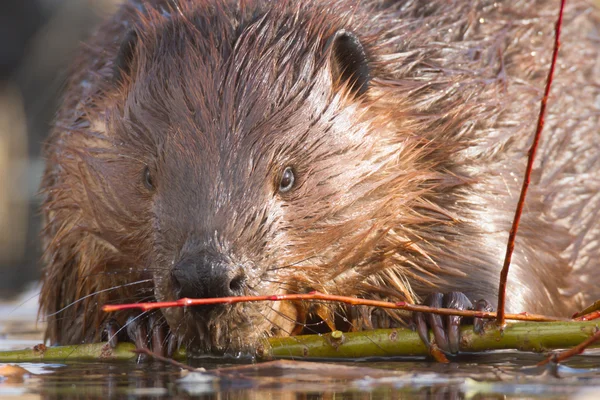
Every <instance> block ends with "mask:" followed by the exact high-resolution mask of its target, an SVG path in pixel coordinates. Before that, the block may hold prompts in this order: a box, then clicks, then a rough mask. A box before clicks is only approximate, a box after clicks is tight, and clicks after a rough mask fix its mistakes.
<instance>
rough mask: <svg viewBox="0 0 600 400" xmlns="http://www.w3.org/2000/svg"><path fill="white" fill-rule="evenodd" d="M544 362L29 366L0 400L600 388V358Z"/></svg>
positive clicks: (3, 386)
mask: <svg viewBox="0 0 600 400" xmlns="http://www.w3.org/2000/svg"><path fill="white" fill-rule="evenodd" d="M540 357H541V356H535V355H522V354H516V353H498V354H488V355H487V356H485V357H484V356H476V357H466V358H464V359H461V360H460V362H456V363H452V364H449V365H441V364H433V363H429V362H425V361H422V362H415V361H411V362H400V361H398V362H376V363H348V364H346V365H342V364H340V363H337V364H324V363H306V362H297V363H296V362H284V363H281V362H277V363H269V364H258V365H243V366H231V365H218V364H206V363H205V362H204V361H203V364H204V366H205V367H206V368H207V371H204V372H193V373H190V372H185V371H184V372H182V371H180V370H179V369H178V368H176V367H173V366H170V365H164V364H160V363H156V362H150V363H146V364H143V365H142V364H137V365H136V364H133V363H111V364H103V363H75V364H69V365H62V366H57V365H52V366H43V367H40V364H28V365H25V366H26V367H27V369H29V370H30V371H32V372H33V373H35V374H37V375H33V376H32V377H30V378H25V379H24V380H23V382H21V383H19V382H7V381H5V382H2V383H0V398H6V397H7V396H11V398H15V399H26V398H27V399H29V398H42V399H106V398H135V399H163V398H180V399H191V398H194V399H266V400H269V399H352V400H353V399H361V400H362V399H403V398H420V399H463V398H473V397H475V398H486V399H487V398H492V399H494V398H497V399H504V398H523V396H526V397H527V398H539V399H542V398H548V397H552V398H557V399H559V398H573V396H575V395H576V394H577V393H581V394H582V395H583V396H585V393H587V394H589V393H594V391H595V390H600V371H598V370H595V371H594V370H592V369H590V368H589V366H591V365H594V364H598V355H595V356H594V355H591V356H585V357H580V358H579V359H577V360H575V364H580V365H587V368H588V369H587V371H588V372H591V373H588V374H586V376H583V375H581V376H578V375H580V373H582V371H585V370H577V369H572V368H571V369H570V373H569V374H566V375H565V377H562V378H556V377H554V376H552V375H551V374H549V373H548V372H547V370H532V369H531V368H530V366H531V365H533V364H534V361H536V360H539V359H540ZM484 360H485V362H484ZM522 366H527V367H528V368H527V369H525V368H523V367H522ZM574 371H579V372H580V373H577V372H574ZM42 372H43V373H42ZM598 393H600V392H598ZM13 396H14V397H13ZM32 396H33V397H32ZM581 398H585V397H581ZM588 398H594V397H588Z"/></svg>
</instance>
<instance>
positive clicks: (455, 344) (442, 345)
mask: <svg viewBox="0 0 600 400" xmlns="http://www.w3.org/2000/svg"><path fill="white" fill-rule="evenodd" d="M424 304H425V305H427V306H430V307H434V308H453V309H457V310H472V309H474V308H475V309H476V310H480V311H491V310H492V306H491V305H490V303H489V302H487V301H486V300H479V301H478V302H476V303H475V307H474V306H473V303H471V301H470V300H469V298H468V297H467V296H465V295H464V294H463V293H461V292H451V293H446V294H442V293H432V294H430V295H429V296H427V298H426V299H425V301H424ZM413 321H414V323H415V326H416V330H417V333H418V334H419V337H420V338H421V340H422V341H423V343H425V345H426V346H427V347H428V348H429V350H430V352H432V351H433V350H434V345H433V344H432V343H431V342H430V341H429V329H431V330H432V332H433V337H434V339H435V346H437V348H438V349H439V350H441V351H442V352H444V353H446V354H457V353H458V352H459V350H460V325H461V322H462V317H460V316H454V315H450V316H446V317H444V318H442V316H440V315H436V314H428V313H414V315H413ZM483 326H484V322H483V320H482V319H481V318H475V321H474V329H475V331H476V332H477V333H481V332H483Z"/></svg>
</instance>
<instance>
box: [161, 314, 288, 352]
mask: <svg viewBox="0 0 600 400" xmlns="http://www.w3.org/2000/svg"><path fill="white" fill-rule="evenodd" d="M287 308H288V307H286V306H285V305H284V306H283V307H282V306H281V304H278V305H277V304H274V305H267V304H258V303H246V304H234V305H218V306H208V307H207V306H199V307H186V308H185V309H179V310H178V311H175V312H172V310H165V311H166V312H165V317H166V318H167V321H168V323H169V327H170V329H171V334H173V335H175V336H176V337H177V338H178V339H179V342H180V344H182V345H185V346H186V347H187V348H188V349H190V350H191V351H194V352H200V353H203V354H207V353H210V354H227V355H234V356H240V355H250V356H253V355H254V354H255V353H256V349H257V348H259V347H261V346H262V341H263V340H264V339H266V338H268V337H272V336H280V335H283V336H287V335H289V334H290V333H291V332H292V330H293V328H294V326H295V315H290V312H289V311H290V310H287ZM290 309H291V307H290Z"/></svg>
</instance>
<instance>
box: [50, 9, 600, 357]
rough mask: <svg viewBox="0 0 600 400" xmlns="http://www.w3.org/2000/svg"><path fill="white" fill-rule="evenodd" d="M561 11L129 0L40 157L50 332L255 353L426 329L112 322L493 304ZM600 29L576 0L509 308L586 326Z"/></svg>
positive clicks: (309, 321)
mask: <svg viewBox="0 0 600 400" xmlns="http://www.w3.org/2000/svg"><path fill="white" fill-rule="evenodd" d="M557 3H558V2H554V1H546V0H536V1H530V0H522V1H498V0H489V1H488V0H473V1H469V2H465V1H446V0H427V1H425V0H395V1H391V0H327V1H317V0H307V1H303V2H295V1H291V0H283V1H279V2H271V1H267V0H244V1H233V0H187V1H185V0H168V1H167V0H153V1H134V0H130V1H127V2H125V4H123V5H122V6H121V7H120V9H119V10H118V11H117V12H116V14H114V15H113V16H112V17H111V18H110V19H108V21H106V22H105V23H104V24H103V25H101V26H100V28H99V29H98V30H97V32H96V33H95V34H94V35H93V36H92V37H91V39H90V40H89V41H88V43H87V44H86V45H85V46H84V47H83V48H82V49H81V52H80V54H79V56H78V57H77V58H76V60H75V61H74V63H73V66H72V73H71V77H70V79H69V81H68V83H67V86H66V90H65V94H64V100H63V104H62V107H61V108H60V110H59V111H58V113H57V117H56V122H55V123H54V128H53V131H52V133H51V135H50V137H49V140H48V142H47V144H46V147H45V156H46V159H47V167H46V170H45V175H44V178H43V183H42V193H43V194H44V202H43V214H44V218H45V227H44V230H43V239H44V245H45V256H44V261H45V269H44V276H43V285H42V290H41V297H40V314H41V315H42V316H45V318H46V319H47V331H46V337H47V339H48V340H49V341H50V342H51V343H52V344H69V343H82V342H93V341H98V340H101V339H111V343H114V340H115V339H116V338H118V340H133V341H134V342H135V343H136V344H137V345H138V346H141V347H148V346H151V347H153V348H154V349H155V350H157V351H166V350H165V349H167V350H168V351H170V350H172V349H173V348H174V347H176V346H179V345H187V346H191V347H193V348H196V349H198V350H199V351H201V352H218V353H222V352H229V353H237V352H243V351H246V350H249V349H251V348H252V346H253V345H255V344H256V343H257V342H258V340H259V339H261V338H264V337H268V336H273V335H290V334H295V333H298V331H299V329H298V326H301V327H304V330H305V331H307V330H309V331H310V330H311V329H314V330H317V329H319V327H323V326H325V328H326V329H328V328H344V329H347V330H361V329H369V328H373V327H385V326H395V325H396V324H401V323H406V322H409V321H410V317H409V316H408V315H405V314H400V313H397V312H391V311H390V312H381V311H374V310H372V309H367V308H356V307H341V306H333V305H327V306H325V305H318V304H317V305H313V306H309V305H306V304H301V303H286V302H281V303H246V304H236V305H221V306H210V307H209V306H203V307H188V308H177V309H166V310H163V311H156V312H138V311H122V312H117V313H115V314H112V315H108V314H105V313H103V312H102V311H101V310H100V307H101V306H102V305H105V304H113V303H124V302H138V301H167V300H174V299H177V298H182V297H192V298H205V297H220V296H241V295H260V294H284V293H305V292H309V291H313V290H317V291H320V292H324V293H330V294H341V295H346V296H357V297H363V298H371V299H389V300H394V301H397V300H402V301H408V302H412V303H419V302H423V301H424V300H425V299H426V298H429V299H433V300H425V302H426V303H432V304H440V305H445V306H452V307H463V308H464V307H470V302H469V300H477V299H484V300H487V301H488V302H494V301H495V299H496V296H497V292H498V289H497V286H498V279H499V271H500V269H501V265H502V260H503V256H504V252H505V247H506V241H507V237H508V232H509V229H510V225H511V222H512V218H513V214H514V209H515V207H516V202H517V199H518V195H519V190H520V186H521V181H522V175H523V171H524V167H525V163H526V154H527V151H528V147H529V145H530V143H531V140H532V134H533V132H534V131H535V126H536V120H537V117H538V113H539V103H540V99H541V97H542V94H543V89H544V84H545V79H546V76H547V71H548V69H549V66H550V59H551V55H552V46H553V37H554V34H553V33H554V32H553V30H554V24H555V21H556V17H557V14H558V4H557ZM598 27H600V13H599V10H598V9H597V8H595V6H594V5H593V4H592V3H591V2H589V1H585V0H574V1H571V2H569V4H568V6H567V9H566V15H565V20H564V25H563V40H562V47H561V51H560V55H559V62H558V65H557V71H556V76H555V79H554V84H553V89H552V93H551V96H550V99H549V108H548V114H547V116H546V125H545V131H544V134H545V136H544V137H543V140H542V143H541V147H540V149H539V151H538V158H537V161H536V164H535V170H534V174H533V177H532V180H533V183H532V187H531V188H530V191H529V194H528V198H527V202H526V205H525V212H524V215H523V219H522V221H521V228H520V231H519V235H518V237H517V243H516V250H515V253H514V255H513V262H512V267H511V271H510V275H509V280H508V294H507V309H508V310H509V311H510V312H522V311H527V312H534V313H543V314H550V315H557V316H567V315H569V314H570V313H572V312H574V311H576V310H577V309H578V308H579V307H582V306H584V305H585V304H586V303H588V302H590V300H591V299H594V298H597V297H598V296H599V294H600V293H599V291H598V285H597V284H596V283H595V282H597V279H598V271H599V270H600V269H599V268H598V267H599V264H598V260H599V259H600V247H599V246H598V243H600V224H599V223H598V222H597V221H598V217H597V216H598V213H599V212H600V190H599V189H600V157H598V154H600V140H598V138H599V136H598V135H599V133H600V129H599V126H600V124H599V121H600V53H599V49H600V36H599V30H598ZM455 292H460V293H462V294H463V295H461V296H458V295H456V293H455ZM428 296H429V297H428ZM457 299H458V301H456V300H457ZM457 303H458V304H457ZM478 304H479V303H478ZM445 348H448V346H446V347H445Z"/></svg>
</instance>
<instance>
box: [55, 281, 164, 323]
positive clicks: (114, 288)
mask: <svg viewBox="0 0 600 400" xmlns="http://www.w3.org/2000/svg"><path fill="white" fill-rule="evenodd" d="M147 282H152V279H144V280H141V281H137V282H131V283H126V284H124V285H119V286H113V287H110V288H107V289H102V290H98V291H96V292H94V293H90V294H88V295H85V296H83V297H81V298H80V299H77V300H75V301H74V302H72V303H70V304H68V305H66V306H64V307H63V308H61V309H60V310H58V311H55V312H53V313H52V314H48V315H46V317H52V316H55V315H56V314H59V313H61V312H63V311H64V310H66V309H67V308H70V307H72V306H74V305H75V304H77V303H79V302H81V301H83V300H85V299H87V298H89V297H92V296H96V295H98V294H100V293H105V292H109V291H111V290H116V289H120V288H124V287H128V286H134V285H139V284H140V283H147Z"/></svg>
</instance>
